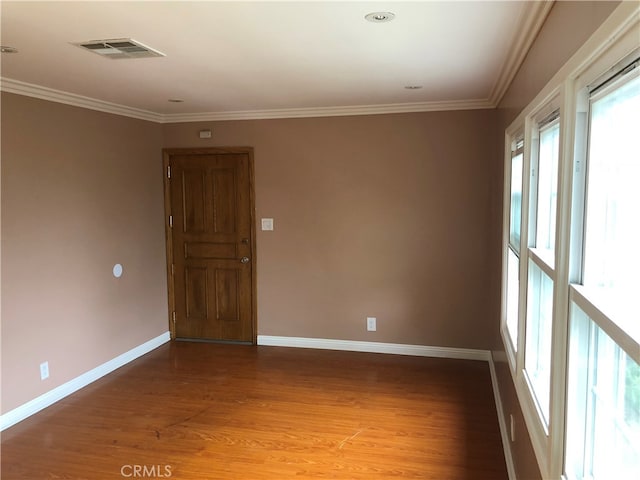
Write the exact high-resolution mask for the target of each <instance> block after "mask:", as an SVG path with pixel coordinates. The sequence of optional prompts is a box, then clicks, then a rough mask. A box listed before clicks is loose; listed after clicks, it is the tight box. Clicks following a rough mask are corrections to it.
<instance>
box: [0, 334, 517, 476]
mask: <svg viewBox="0 0 640 480" xmlns="http://www.w3.org/2000/svg"><path fill="white" fill-rule="evenodd" d="M1 453H2V471H1V473H2V479H3V480H13V479H21V480H22V479H27V480H40V479H99V480H102V479H105V480H106V479H122V478H169V477H170V478H174V479H184V480H192V479H207V480H223V479H240V480H244V479H247V480H253V479H255V480H260V479H278V480H279V479H287V478H292V477H296V478H302V479H304V478H332V479H363V480H364V479H366V480H371V479H387V478H427V479H437V480H446V479H455V480H460V479H490V480H499V479H507V478H508V477H507V472H506V467H505V462H504V456H503V453H502V444H501V439H500V433H499V429H498V421H497V416H496V410H495V404H494V400H493V392H492V389H491V381H490V376H489V368H488V365H487V364H486V363H485V362H475V361H466V360H449V359H435V358H421V357H406V356H398V355H381V354H368V353H355V352H334V351H322V350H306V349H293V348H278V347H250V346H239V345H216V344H206V343H186V342H172V343H170V344H167V345H164V346H162V347H160V348H158V349H157V350H154V351H153V352H151V353H149V354H147V355H145V356H144V357H142V358H140V359H138V360H136V361H135V362H133V363H131V364H129V365H126V366H125V367H122V368H121V369H119V370H117V371H116V372H113V373H112V374H110V375H108V376H106V377H104V378H103V379H101V380H99V381H97V382H95V383H93V384H92V385H90V386H88V387H86V388H85V389H83V390H81V391H79V392H77V393H75V394H73V395H71V396H69V397H67V398H65V399H64V400H62V401H60V402H59V403H57V404H55V405H53V406H51V407H49V408H48V409H46V410H44V411H42V412H40V413H38V414H37V415H34V416H33V417H31V418H29V419H27V420H25V421H23V422H21V423H19V424H17V425H16V426H14V427H12V428H10V429H8V430H6V431H4V432H3V433H2V450H1Z"/></svg>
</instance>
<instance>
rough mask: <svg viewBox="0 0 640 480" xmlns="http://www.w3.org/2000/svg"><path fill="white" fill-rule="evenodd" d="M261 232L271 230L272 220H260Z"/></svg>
mask: <svg viewBox="0 0 640 480" xmlns="http://www.w3.org/2000/svg"><path fill="white" fill-rule="evenodd" d="M262 230H264V231H271V230H273V218H263V219H262Z"/></svg>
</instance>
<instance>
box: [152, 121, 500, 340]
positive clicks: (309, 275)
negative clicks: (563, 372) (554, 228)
mask: <svg viewBox="0 0 640 480" xmlns="http://www.w3.org/2000/svg"><path fill="white" fill-rule="evenodd" d="M494 125H495V112H494V111H488V110H485V111H463V112H436V113H418V114H399V115H378V116H360V117H359V116H356V117H336V118H313V119H287V120H259V121H232V122H208V123H181V124H172V125H165V126H164V145H165V147H194V146H219V145H220V146H222V145H227V146H245V145H247V146H252V147H254V148H255V176H256V209H257V217H258V218H260V217H273V218H274V219H275V230H274V231H273V232H262V231H258V239H257V250H258V333H259V334H260V335H285V336H301V337H317V338H333V339H348V340H366V341H377V342H397V343H409V344H422V345H437V346H449V347H467V348H483V349H486V348H489V346H490V345H491V343H492V341H493V338H494V337H495V332H494V331H493V330H494V329H495V328H496V327H495V322H493V319H492V318H490V316H489V315H488V308H489V302H490V301H491V299H492V297H493V295H492V292H491V291H490V290H489V288H488V285H487V282H486V281H485V279H486V276H487V270H488V269H490V268H493V269H495V266H493V265H490V264H489V263H488V260H487V255H486V252H487V251H488V249H489V248H490V245H489V243H488V239H489V232H490V230H489V229H490V219H491V218H490V214H491V212H490V201H491V191H490V184H491V182H490V180H491V179H490V174H491V173H490V171H489V170H488V169H487V168H486V165H487V164H489V163H491V161H492V158H494V157H495V156H496V152H497V148H496V144H495V141H494V139H495V138H496V136H497V133H496V132H495V130H494ZM203 128H211V129H212V130H213V138H212V139H211V140H200V139H199V138H198V131H199V130H200V129H203ZM367 316H376V317H377V318H378V331H377V332H375V333H371V332H367V331H366V328H365V317H367Z"/></svg>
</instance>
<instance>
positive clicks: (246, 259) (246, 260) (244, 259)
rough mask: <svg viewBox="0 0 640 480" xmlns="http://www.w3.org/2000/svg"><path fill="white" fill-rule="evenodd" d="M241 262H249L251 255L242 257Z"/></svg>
mask: <svg viewBox="0 0 640 480" xmlns="http://www.w3.org/2000/svg"><path fill="white" fill-rule="evenodd" d="M240 263H249V257H242V258H241V259H240Z"/></svg>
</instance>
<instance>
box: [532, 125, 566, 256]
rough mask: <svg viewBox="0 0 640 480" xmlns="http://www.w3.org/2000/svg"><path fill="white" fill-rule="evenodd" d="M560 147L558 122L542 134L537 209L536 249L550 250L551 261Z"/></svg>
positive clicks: (554, 233) (554, 231)
mask: <svg viewBox="0 0 640 480" xmlns="http://www.w3.org/2000/svg"><path fill="white" fill-rule="evenodd" d="M559 147H560V124H559V123H558V122H556V123H554V124H553V125H551V126H549V127H546V128H544V129H543V130H542V131H541V132H540V153H539V158H538V195H537V196H538V205H537V209H536V217H537V221H536V225H537V227H536V247H537V248H539V249H542V250H549V251H550V256H549V257H550V258H551V259H553V249H554V244H555V235H556V203H557V200H556V198H557V196H558V150H559ZM552 265H553V263H552Z"/></svg>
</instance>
